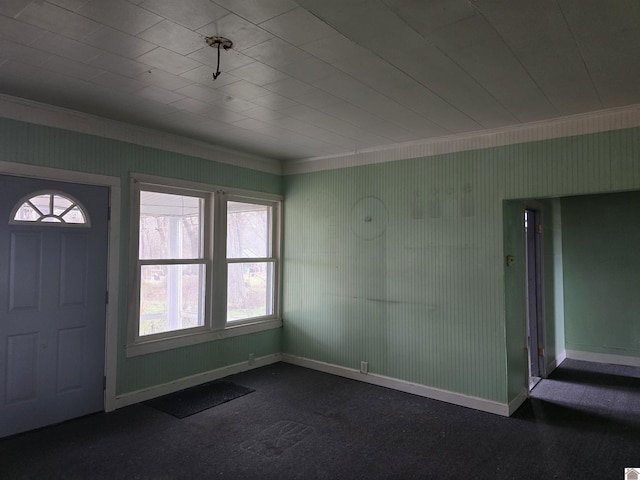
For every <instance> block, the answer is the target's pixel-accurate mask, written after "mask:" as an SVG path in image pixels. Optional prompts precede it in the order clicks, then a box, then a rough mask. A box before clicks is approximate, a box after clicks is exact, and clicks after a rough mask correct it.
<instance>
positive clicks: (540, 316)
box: [523, 200, 547, 379]
mask: <svg viewBox="0 0 640 480" xmlns="http://www.w3.org/2000/svg"><path fill="white" fill-rule="evenodd" d="M527 211H531V212H534V216H535V219H536V222H537V226H539V228H540V231H539V232H534V234H533V236H534V239H535V242H534V244H533V245H529V242H528V239H527V234H526V232H525V235H524V240H525V245H524V249H525V251H524V255H525V292H526V309H527V310H526V317H525V325H526V326H525V328H526V335H527V350H528V355H527V372H528V375H529V379H531V376H532V371H531V364H532V363H533V360H534V358H535V359H536V360H537V366H536V367H537V372H538V375H535V377H538V378H546V376H547V371H546V370H547V369H546V346H547V344H546V329H545V312H544V304H545V302H544V250H543V244H544V240H543V238H544V229H543V224H544V209H543V206H542V204H540V203H539V202H536V201H531V200H529V201H526V202H525V204H524V212H523V213H525V214H526V212H527ZM523 217H524V215H523ZM534 228H536V227H534ZM530 248H531V249H532V250H533V255H534V257H535V258H534V262H535V265H534V266H533V267H534V269H535V271H534V279H533V280H534V282H535V286H534V288H535V292H536V295H535V299H534V301H535V313H536V315H535V325H533V324H532V323H531V322H530V313H531V299H530V296H529V293H530V291H531V285H529V278H528V270H527V265H528V257H529V253H530V251H529V249H530ZM533 328H535V329H536V332H535V337H536V340H537V346H536V348H535V351H537V352H535V353H534V352H533V351H532V349H531V343H530V341H529V339H530V336H531V331H532V329H533ZM540 348H542V351H543V353H542V355H540V354H539V349H540Z"/></svg>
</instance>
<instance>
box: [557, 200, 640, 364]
mask: <svg viewBox="0 0 640 480" xmlns="http://www.w3.org/2000/svg"><path fill="white" fill-rule="evenodd" d="M562 218H563V255H564V284H565V305H564V306H565V318H566V327H565V328H566V345H567V349H568V350H577V351H584V352H592V353H600V354H610V355H622V356H631V357H638V358H640V295H639V294H638V289H639V286H640V221H639V219H640V192H627V193H617V194H608V195H597V196H578V197H571V198H564V199H562Z"/></svg>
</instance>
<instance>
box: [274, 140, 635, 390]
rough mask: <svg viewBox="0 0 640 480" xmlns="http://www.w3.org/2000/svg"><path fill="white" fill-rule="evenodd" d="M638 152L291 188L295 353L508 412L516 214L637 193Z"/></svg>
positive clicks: (627, 146)
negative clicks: (510, 264)
mask: <svg viewBox="0 0 640 480" xmlns="http://www.w3.org/2000/svg"><path fill="white" fill-rule="evenodd" d="M639 147H640V129H637V128H634V129H626V130H618V131H612V132H604V133H597V134H589V135H583V136H576V137H566V138H559V139H553V140H546V141H536V142H529V143H522V144H516V145H510V146H505V147H496V148H486V149H482V150H473V151H465V152H460V153H453V154H444V155H436V156H431V157H423V158H415V159H410V160H401V161H396V162H390V163H381V164H375V165H367V166H361V167H352V168H344V169H335V170H328V171H320V172H315V173H302V174H296V175H289V176H287V177H286V185H285V192H286V193H285V223H284V225H285V265H284V314H285V317H284V321H285V325H284V328H283V349H284V352H285V353H288V354H291V355H298V356H302V357H307V358H311V359H314V360H318V361H323V362H328V363H331V364H337V365H341V366H345V367H350V368H356V369H357V368H358V367H359V364H360V361H361V360H366V361H368V362H369V369H370V371H371V372H373V373H378V374H382V375H387V376H390V377H394V378H398V379H402V380H407V381H410V382H416V383H420V384H424V385H428V386H432V387H437V388H441V389H445V390H449V391H453V392H458V393H461V394H465V395H471V396H476V397H481V398H484V399H489V400H493V401H497V402H501V403H508V402H509V401H510V400H512V399H513V398H514V396H515V395H516V394H517V392H518V391H520V389H521V388H522V387H521V386H522V385H523V382H522V377H523V375H525V374H526V372H523V371H522V369H523V364H524V354H523V349H524V346H525V345H524V342H523V338H524V335H523V333H522V332H523V331H524V323H522V322H524V318H523V317H521V316H520V318H515V317H514V318H509V319H507V317H506V315H505V311H506V302H507V298H506V295H505V292H507V291H509V290H510V289H512V288H516V289H518V288H522V286H521V285H522V283H520V280H519V279H518V278H517V277H518V276H517V275H514V276H513V277H514V278H512V279H510V278H508V277H507V276H505V269H504V255H505V254H506V253H507V252H506V251H505V248H504V247H505V245H504V242H505V238H504V230H503V201H504V200H505V199H522V198H550V197H556V196H564V195H572V194H577V193H597V192H608V191H616V190H624V189H631V188H638V187H640V161H638V159H639V158H640V157H639V151H640V148H639ZM366 198H375V199H377V200H379V201H380V203H376V202H375V201H374V200H363V199H366ZM363 202H364V204H363ZM363 205H368V206H369V210H367V209H366V208H364V207H363ZM376 205H377V206H376ZM380 205H383V206H384V208H382V207H381V206H380ZM563 213H564V212H563ZM383 217H386V223H385V228H384V229H382V232H381V234H380V235H379V236H377V237H375V238H368V237H369V236H371V235H372V233H373V232H376V231H377V230H376V228H378V227H380V225H377V224H376V222H382V221H383V220H382V218H383ZM519 221H520V220H519ZM552 222H553V220H552ZM552 225H555V224H553V223H552ZM558 225H559V224H558ZM514 241H518V239H517V238H515V239H514ZM552 241H553V240H552ZM555 242H556V243H555V244H554V243H552V246H553V245H555V247H557V245H558V244H557V240H555ZM565 253H566V252H565ZM551 258H552V259H553V260H555V261H560V262H561V261H562V259H561V258H558V252H557V248H554V249H553V255H552V257H551ZM556 275H557V274H556ZM554 278H555V279H556V280H557V279H558V277H557V276H556V277H554ZM512 281H514V282H519V283H518V285H517V286H515V287H512V286H511V285H510V283H508V282H512ZM505 282H507V283H505ZM554 288H556V289H557V288H559V285H558V283H557V282H556V283H554ZM559 293H561V292H560V291H559ZM509 301H515V302H516V303H517V302H518V301H519V300H518V299H515V300H514V299H513V298H511V297H510V298H509ZM559 305H561V303H555V304H554V305H547V307H546V308H547V309H548V310H553V311H556V310H557V308H558V306H559ZM517 332H520V333H517ZM554 333H555V338H554V340H553V344H554V345H555V346H556V349H559V348H562V343H563V339H562V333H561V329H560V331H559V330H556V331H555V332H554ZM514 343H515V344H516V345H514Z"/></svg>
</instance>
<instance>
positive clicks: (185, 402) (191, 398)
mask: <svg viewBox="0 0 640 480" xmlns="http://www.w3.org/2000/svg"><path fill="white" fill-rule="evenodd" d="M251 392H255V390H254V389H253V388H248V387H243V386H242V385H236V384H235V383H231V382H225V381H214V382H208V383H203V384H202V385H197V386H195V387H191V388H185V389H184V390H180V391H178V392H174V393H170V394H168V395H164V396H162V397H158V398H153V399H151V400H147V401H146V402H144V404H145V405H148V406H150V407H153V408H155V409H156V410H160V411H161V412H165V413H168V414H169V415H173V416H174V417H176V418H185V417H188V416H190V415H193V414H195V413H198V412H202V411H203V410H207V409H209V408H211V407H215V406H216V405H220V404H222V403H226V402H228V401H230V400H233V399H235V398H238V397H242V396H244V395H246V394H247V393H251Z"/></svg>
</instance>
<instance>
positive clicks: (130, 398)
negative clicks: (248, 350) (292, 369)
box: [114, 353, 281, 408]
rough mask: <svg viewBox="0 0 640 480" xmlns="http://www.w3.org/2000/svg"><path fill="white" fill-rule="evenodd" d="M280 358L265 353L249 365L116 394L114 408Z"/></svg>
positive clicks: (278, 355)
mask: <svg viewBox="0 0 640 480" xmlns="http://www.w3.org/2000/svg"><path fill="white" fill-rule="evenodd" d="M280 360H281V355H280V354H279V353H274V354H271V355H265V356H264V357H257V358H256V359H255V360H254V361H253V362H252V363H251V365H249V362H248V361H247V362H240V363H236V364H233V365H227V366H226V367H222V368H217V369H215V370H210V371H208V372H204V373H199V374H197V375H192V376H190V377H185V378H181V379H179V380H176V381H174V382H169V383H163V384H162V385H156V386H154V387H151V388H145V389H142V390H137V391H135V392H129V393H125V394H123V395H118V396H116V400H115V405H114V408H122V407H126V406H127V405H133V404H134V403H140V402H144V401H146V400H150V399H152V398H156V397H160V396H162V395H166V394H168V393H173V392H177V391H178V390H183V389H185V388H189V387H195V386H196V385H200V384H202V383H206V382H211V381H213V380H217V379H219V378H223V377H227V376H229V375H234V374H236V373H240V372H245V371H247V370H253V369H254V368H258V367H264V366H265V365H270V364H272V363H276V362H279V361H280Z"/></svg>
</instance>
